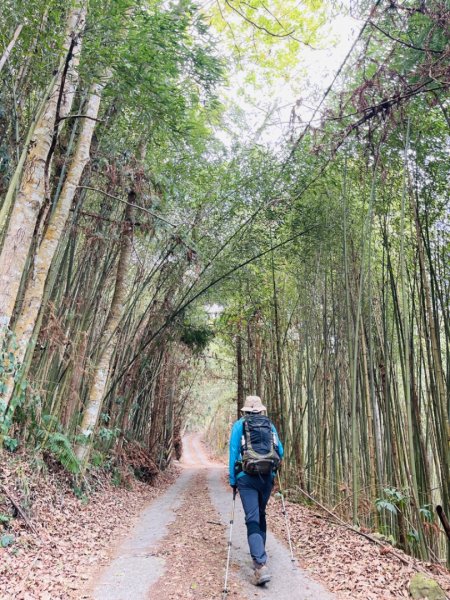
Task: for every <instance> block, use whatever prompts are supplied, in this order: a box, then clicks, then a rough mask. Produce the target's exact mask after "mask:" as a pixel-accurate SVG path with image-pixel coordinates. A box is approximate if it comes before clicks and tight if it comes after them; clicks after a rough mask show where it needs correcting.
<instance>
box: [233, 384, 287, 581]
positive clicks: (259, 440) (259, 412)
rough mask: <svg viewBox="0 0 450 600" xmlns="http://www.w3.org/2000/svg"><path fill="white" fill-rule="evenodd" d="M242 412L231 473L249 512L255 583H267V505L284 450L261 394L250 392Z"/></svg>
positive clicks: (248, 535)
mask: <svg viewBox="0 0 450 600" xmlns="http://www.w3.org/2000/svg"><path fill="white" fill-rule="evenodd" d="M242 413H243V416H242V417H241V418H240V419H239V420H238V421H236V422H235V423H234V424H233V428H232V430H231V436H230V454H229V477H230V485H231V487H232V488H233V490H236V488H237V490H238V492H239V496H240V497H241V501H242V506H243V508H244V512H245V524H246V526H247V539H248V545H249V548H250V554H251V557H252V559H253V566H254V574H253V583H254V584H255V585H263V584H265V583H267V582H268V581H270V579H271V575H270V573H269V570H268V567H267V565H266V563H267V554H266V547H265V546H266V531H267V525H266V506H267V502H268V501H269V498H270V493H271V491H272V487H273V482H274V478H275V474H276V471H277V469H278V467H279V464H280V461H281V459H282V458H283V454H284V450H283V445H282V443H281V441H280V439H279V437H278V433H277V430H276V429H275V426H274V425H273V423H272V421H271V420H270V419H269V417H268V416H267V415H266V414H265V413H266V407H265V406H264V405H263V404H262V402H261V398H260V397H259V396H247V398H246V400H245V404H244V406H243V407H242Z"/></svg>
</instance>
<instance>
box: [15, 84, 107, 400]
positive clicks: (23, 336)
mask: <svg viewBox="0 0 450 600" xmlns="http://www.w3.org/2000/svg"><path fill="white" fill-rule="evenodd" d="M106 82H107V78H102V81H101V83H96V84H94V85H93V86H92V88H91V91H90V95H89V99H88V101H87V104H86V108H85V112H84V114H85V115H86V118H85V119H83V125H82V128H81V131H80V135H79V138H78V143H77V147H76V150H75V154H74V156H73V157H72V160H71V163H70V167H69V170H68V172H67V177H66V179H65V181H64V185H63V188H62V190H61V194H60V197H59V199H58V203H57V205H56V208H55V209H54V212H53V214H52V216H51V217H50V222H49V224H48V227H47V230H46V231H45V233H44V237H43V240H42V242H41V244H40V246H39V248H38V251H37V254H36V257H35V260H34V268H33V273H32V277H31V278H30V280H29V281H28V285H27V288H26V291H25V296H24V300H23V304H22V308H21V312H20V314H19V316H18V317H17V320H16V322H15V324H14V333H15V334H16V340H17V345H18V347H17V350H16V351H15V355H16V361H17V362H18V363H22V362H23V359H24V357H25V353H26V350H27V346H28V344H29V343H30V340H31V337H32V335H33V331H34V329H35V325H36V321H37V317H38V314H39V310H40V307H41V304H42V299H43V296H44V289H45V283H46V281H47V276H48V273H49V270H50V266H51V264H52V261H53V259H54V257H55V254H56V250H57V248H58V244H59V242H60V239H61V236H62V234H63V231H64V227H65V225H66V222H67V219H68V217H69V214H70V208H71V206H72V202H73V199H74V197H75V193H76V190H77V186H78V185H79V183H80V180H81V176H82V173H83V170H84V168H85V166H86V164H87V163H88V161H89V153H90V147H91V141H92V136H93V134H94V129H95V126H96V119H97V117H98V112H99V108H100V102H101V95H102V91H103V88H104V86H105V84H106ZM23 377H26V373H25V372H23V370H22V373H21V378H23ZM4 385H5V388H4V398H5V402H6V405H7V407H8V404H9V403H10V400H11V396H12V393H13V388H14V379H13V377H12V376H11V377H10V378H9V379H8V380H7V381H6V382H5V384H4Z"/></svg>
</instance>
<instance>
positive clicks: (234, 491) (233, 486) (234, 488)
mask: <svg viewBox="0 0 450 600" xmlns="http://www.w3.org/2000/svg"><path fill="white" fill-rule="evenodd" d="M230 485H231V487H232V488H233V493H234V494H235V493H236V492H237V485H236V484H234V485H232V484H231V483H230Z"/></svg>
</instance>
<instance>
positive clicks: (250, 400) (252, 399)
mask: <svg viewBox="0 0 450 600" xmlns="http://www.w3.org/2000/svg"><path fill="white" fill-rule="evenodd" d="M241 410H242V412H251V413H260V412H263V410H267V408H266V407H265V406H264V404H263V403H262V402H261V398H260V397H259V396H247V398H246V399H245V404H244V406H243V407H242V408H241Z"/></svg>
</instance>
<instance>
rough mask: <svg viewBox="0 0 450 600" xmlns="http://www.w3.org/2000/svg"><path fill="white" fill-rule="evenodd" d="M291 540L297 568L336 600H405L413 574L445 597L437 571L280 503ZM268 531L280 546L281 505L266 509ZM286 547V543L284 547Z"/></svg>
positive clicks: (445, 574)
mask: <svg viewBox="0 0 450 600" xmlns="http://www.w3.org/2000/svg"><path fill="white" fill-rule="evenodd" d="M286 510H287V513H288V517H289V523H290V530H291V538H292V541H293V546H294V551H295V555H296V558H297V560H298V562H299V564H300V566H301V567H302V568H304V569H305V570H306V571H308V572H309V573H311V575H312V576H313V577H314V578H315V579H316V580H320V581H323V582H325V583H326V585H327V587H328V589H329V590H330V591H332V592H334V593H335V594H336V596H337V598H338V599H339V600H359V599H361V600H397V599H399V598H410V594H409V590H408V588H409V582H410V580H411V577H412V576H413V575H414V573H416V572H417V570H420V571H422V572H426V573H427V576H428V577H431V578H433V579H435V580H436V581H437V582H438V583H439V584H440V586H441V587H442V589H443V590H444V591H445V593H446V594H447V596H448V597H450V573H449V571H447V569H445V568H444V567H443V566H441V565H437V564H431V563H425V562H423V561H420V560H418V559H415V558H412V557H410V556H408V555H407V554H405V553H404V552H402V551H401V550H399V549H398V548H395V553H396V554H399V555H401V556H402V557H404V559H405V561H406V562H407V563H408V564H404V563H403V562H401V561H400V560H399V559H398V558H396V557H395V556H394V555H393V553H392V552H391V549H392V550H394V548H391V546H389V545H388V544H386V546H385V547H380V546H378V545H376V544H374V543H372V542H371V541H369V540H368V539H365V538H363V537H361V536H359V535H358V534H357V533H355V532H353V531H351V530H349V529H345V528H344V527H342V526H339V525H338V524H335V523H333V522H332V521H331V520H330V519H329V518H328V516H327V515H325V514H321V512H320V509H314V510H313V509H311V508H308V507H306V506H303V505H301V504H297V503H293V502H289V501H287V500H286ZM267 514H268V521H269V527H270V528H271V529H272V530H273V531H274V533H275V534H276V535H277V537H279V538H280V539H282V540H286V526H285V520H284V516H283V514H282V512H281V500H279V499H277V498H274V497H272V499H271V501H270V502H269V505H268V510H267ZM286 543H287V542H286Z"/></svg>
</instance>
